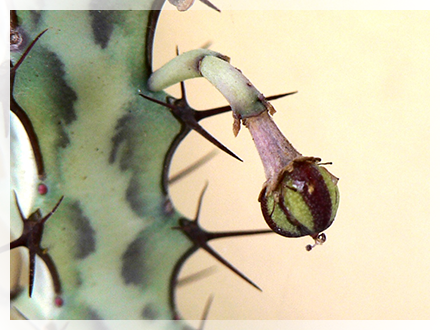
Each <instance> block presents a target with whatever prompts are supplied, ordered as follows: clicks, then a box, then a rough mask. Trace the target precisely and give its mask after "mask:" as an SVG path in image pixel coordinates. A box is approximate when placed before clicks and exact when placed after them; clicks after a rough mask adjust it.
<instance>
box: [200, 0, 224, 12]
mask: <svg viewBox="0 0 440 330" xmlns="http://www.w3.org/2000/svg"><path fill="white" fill-rule="evenodd" d="M200 2H202V3H204V4H205V5H207V6H208V7H209V8H212V9H214V10H215V11H218V12H219V13H221V10H220V9H218V8H217V7H216V6H214V5H213V4H212V3H211V2H210V1H208V0H200Z"/></svg>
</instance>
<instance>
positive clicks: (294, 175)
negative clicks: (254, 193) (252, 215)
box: [259, 157, 339, 240]
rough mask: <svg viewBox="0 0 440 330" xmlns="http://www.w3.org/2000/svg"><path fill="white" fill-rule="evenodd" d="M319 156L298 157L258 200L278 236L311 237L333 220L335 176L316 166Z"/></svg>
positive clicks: (315, 236) (335, 197)
mask: <svg viewBox="0 0 440 330" xmlns="http://www.w3.org/2000/svg"><path fill="white" fill-rule="evenodd" d="M319 161H320V159H319V158H313V157H298V158H296V159H294V160H293V161H292V162H291V163H290V164H289V165H287V166H286V167H285V168H284V169H283V170H282V171H281V173H280V174H279V176H278V178H277V179H276V181H275V182H274V183H272V184H271V185H265V186H264V187H263V190H262V191H261V194H260V197H259V202H260V203H261V210H262V212H263V216H264V219H265V220H266V222H267V224H268V225H269V227H270V228H271V229H272V230H273V231H275V232H277V233H278V234H280V235H283V236H287V237H299V236H306V235H310V236H312V237H313V238H315V240H316V239H317V238H318V236H319V234H320V233H321V232H322V231H324V230H325V229H327V228H328V227H329V226H330V225H331V224H332V222H333V220H334V218H335V215H336V211H337V209H338V204H339V191H338V187H337V182H338V179H337V178H336V177H335V176H333V175H332V174H331V173H330V172H329V171H328V170H327V169H326V168H324V167H322V166H320V165H319V164H318V162H319Z"/></svg>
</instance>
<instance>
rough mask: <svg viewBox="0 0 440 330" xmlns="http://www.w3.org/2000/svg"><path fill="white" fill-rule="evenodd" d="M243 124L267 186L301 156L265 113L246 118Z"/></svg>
mask: <svg viewBox="0 0 440 330" xmlns="http://www.w3.org/2000/svg"><path fill="white" fill-rule="evenodd" d="M244 124H245V126H246V127H247V128H248V129H249V132H250V133H251V135H252V138H253V140H254V142H255V146H256V148H257V150H258V153H259V155H260V158H261V161H262V163H263V165H264V172H265V175H266V179H267V180H268V182H267V184H270V183H272V182H271V180H272V179H275V178H277V177H278V174H279V173H280V171H281V170H282V169H283V168H285V167H286V166H287V165H288V164H289V163H290V162H292V160H293V159H295V158H298V157H301V156H302V155H301V153H299V152H298V151H297V150H296V149H295V148H294V147H293V146H292V145H291V144H290V142H289V141H288V140H287V139H286V137H285V136H284V135H283V133H281V131H280V129H279V128H278V126H277V125H276V124H275V122H274V121H273V120H272V117H271V116H270V115H269V114H268V112H267V111H265V112H262V113H261V114H259V115H258V116H255V117H249V118H246V119H245V120H244Z"/></svg>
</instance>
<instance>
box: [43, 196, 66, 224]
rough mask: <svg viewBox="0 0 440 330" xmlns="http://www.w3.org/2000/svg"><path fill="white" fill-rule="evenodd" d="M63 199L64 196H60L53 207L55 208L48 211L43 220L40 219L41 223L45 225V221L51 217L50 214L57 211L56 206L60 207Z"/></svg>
mask: <svg viewBox="0 0 440 330" xmlns="http://www.w3.org/2000/svg"><path fill="white" fill-rule="evenodd" d="M63 199H64V196H61V198H60V200H59V201H58V203H57V204H56V205H55V207H54V208H53V209H52V211H50V212H49V213H48V214H47V215H46V216H45V217H44V218H43V219H41V223H45V222H46V221H47V219H49V218H50V217H51V216H52V214H54V213H55V211H56V210H57V208H58V206H60V204H61V202H62V201H63Z"/></svg>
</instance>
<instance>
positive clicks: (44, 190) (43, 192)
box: [38, 183, 48, 195]
mask: <svg viewBox="0 0 440 330" xmlns="http://www.w3.org/2000/svg"><path fill="white" fill-rule="evenodd" d="M47 191H48V189H47V186H46V185H45V184H44V183H40V185H39V186H38V193H39V194H40V195H46V194H47Z"/></svg>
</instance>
